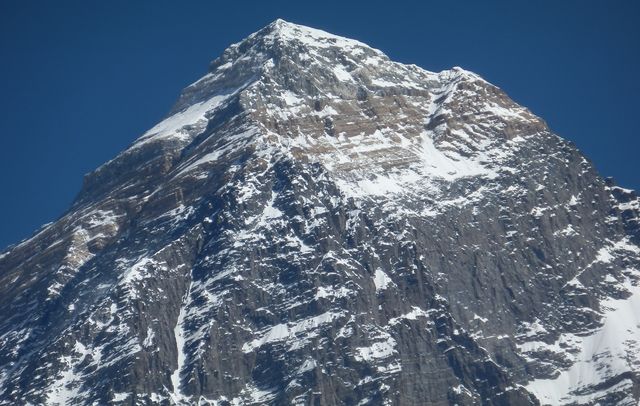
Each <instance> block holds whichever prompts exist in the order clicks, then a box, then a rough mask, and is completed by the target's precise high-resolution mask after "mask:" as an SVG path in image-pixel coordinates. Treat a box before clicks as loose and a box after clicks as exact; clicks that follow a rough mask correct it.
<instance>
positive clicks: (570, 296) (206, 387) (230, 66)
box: [0, 20, 640, 406]
mask: <svg viewBox="0 0 640 406" xmlns="http://www.w3.org/2000/svg"><path fill="white" fill-rule="evenodd" d="M638 219H640V201H638V198H637V196H636V195H634V194H633V193H632V192H630V191H627V190H624V189H620V188H617V189H616V188H614V187H612V185H611V184H610V183H608V182H605V181H604V180H603V179H601V178H600V177H599V176H598V174H597V172H596V171H595V169H594V168H593V167H592V166H591V164H590V163H589V162H588V160H586V159H585V158H584V157H583V156H582V155H581V154H580V152H579V151H577V150H576V149H575V147H573V146H572V145H571V144H569V143H567V142H565V141H563V140H562V139H560V138H559V137H557V136H556V135H554V134H553V133H552V132H551V131H550V130H549V129H548V128H547V127H546V126H545V125H544V124H543V123H542V121H541V120H540V119H538V118H537V117H535V116H534V115H533V114H531V113H530V112H529V111H528V110H526V109H525V108H523V107H521V106H519V105H517V104H516V103H515V102H513V101H512V100H511V99H509V98H508V97H507V96H506V95H505V94H504V92H502V91H501V90H500V89H498V88H497V87H495V86H493V85H491V84H489V83H487V82H486V81H483V80H480V79H479V78H478V77H477V76H476V75H473V74H471V73H469V72H467V71H464V70H461V69H457V68H456V69H452V70H448V71H444V72H440V73H432V72H428V71H425V70H423V69H421V68H419V67H417V66H414V65H404V64H401V63H397V62H393V61H391V60H389V59H388V58H386V57H384V56H383V54H381V53H379V52H378V51H375V50H373V49H372V48H369V47H367V46H365V45H363V44H361V43H359V42H357V41H354V40H348V39H345V38H342V37H337V36H334V35H332V34H328V33H325V32H323V31H319V30H315V29H312V28H308V27H303V26H299V25H295V24H291V23H287V22H285V21H282V20H276V21H275V22H273V23H272V24H270V25H269V26H267V27H265V28H263V29H262V30H260V31H258V32H257V33H255V34H252V35H251V36H249V37H248V38H246V39H244V40H243V41H241V42H240V43H238V44H235V45H232V46H230V47H229V48H228V49H227V50H226V51H225V52H224V54H223V55H222V56H221V57H220V58H218V59H217V60H216V61H215V62H214V63H213V64H212V66H211V69H210V71H209V72H208V73H207V74H206V75H205V76H204V77H203V78H201V79H200V80H198V81H197V82H195V83H194V84H193V85H191V86H189V87H187V88H186V89H185V90H184V91H183V93H182V95H181V97H180V100H179V102H178V104H177V105H176V107H175V108H174V111H173V112H172V113H170V114H169V116H168V117H167V118H165V119H164V120H162V121H161V122H160V123H158V124H157V125H156V126H154V127H153V128H152V129H151V130H149V131H148V132H147V133H146V134H145V135H143V137H141V138H140V139H139V140H138V141H137V142H136V143H135V144H134V145H133V146H132V147H131V148H129V149H128V150H126V151H124V152H123V153H122V154H120V155H119V156H118V157H116V158H115V159H114V160H112V161H110V162H109V163H107V164H105V165H103V166H102V167H100V168H99V169H98V170H96V171H95V172H94V173H92V174H91V175H90V176H88V177H87V180H86V181H85V188H84V190H83V192H82V193H81V195H80V197H79V199H78V200H77V201H76V203H74V206H73V207H71V209H70V210H69V211H68V212H67V213H66V214H65V215H64V216H62V217H61V218H60V219H58V220H57V221H55V222H54V223H52V224H50V225H48V226H46V227H43V228H42V229H41V230H40V231H39V232H38V233H37V234H36V235H34V236H33V237H32V238H31V239H29V240H26V241H24V242H22V243H21V244H18V245H16V246H14V247H12V248H10V249H9V250H8V251H7V252H6V253H0V309H2V310H6V311H0V405H8V404H48V405H87V404H123V405H124V404H128V405H133V404H149V405H166V404H172V405H176V406H183V405H188V404H196V403H197V404H209V405H230V404H234V405H240V404H242V405H257V404H261V405H280V404H327V405H328V404H361V405H364V404H368V405H369V404H401V405H407V406H413V405H424V404H437V405H475V404H482V403H486V404H493V405H508V404H517V405H531V406H533V405H539V404H540V403H545V404H554V405H555V404H580V405H586V404H589V405H592V404H596V403H598V404H619V405H631V404H634V405H635V404H638V400H639V399H638V398H639V395H638V394H640V373H638V367H637V366H638V365H640V329H638V328H637V327H636V326H637V325H638V322H639V320H638V317H637V311H636V309H638V306H639V303H640V282H639V281H640V271H638V270H640V246H638V245H637V244H638V241H639V240H640V221H639V220H638ZM434 371H437V376H436V375H434ZM534 396H535V397H534ZM536 398H537V399H536Z"/></svg>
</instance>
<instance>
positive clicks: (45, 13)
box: [0, 0, 640, 249]
mask: <svg viewBox="0 0 640 406" xmlns="http://www.w3.org/2000/svg"><path fill="white" fill-rule="evenodd" d="M221 3H223V2H214V1H183V2H177V1H164V0H159V1H147V2H143V1H138V2H132V1H121V0H113V1H108V2H104V1H103V2H98V1H58V2H52V1H40V2H36V1H33V0H22V1H19V0H4V1H2V2H0V62H1V63H0V92H1V94H2V97H1V98H0V190H1V191H2V193H1V194H0V196H1V197H0V249H1V247H4V246H6V245H8V244H10V243H14V242H18V241H19V240H21V239H23V238H25V237H28V236H29V235H31V233H32V232H33V231H34V230H35V229H37V228H38V227H39V226H40V225H41V224H43V223H46V222H49V221H52V220H55V219H56V218H57V217H59V216H60V215H61V214H63V212H64V210H66V208H67V207H68V206H69V204H70V203H71V201H72V200H73V198H74V196H75V195H76V193H77V192H78V191H79V189H80V187H81V184H82V177H83V175H84V174H85V173H87V172H89V171H91V170H92V169H94V168H95V167H97V166H99V165H100V164H102V163H103V162H105V161H107V160H108V159H110V158H112V157H113V156H115V155H116V154H117V153H118V152H119V151H120V150H122V149H124V148H125V147H126V146H127V145H129V144H130V143H131V142H132V141H133V140H134V139H135V138H136V137H138V136H139V135H141V134H142V133H143V132H144V131H145V130H146V129H148V128H149V127H151V126H153V124H154V123H155V122H157V121H158V120H160V119H161V118H162V117H163V115H164V114H165V113H166V112H167V111H168V110H169V108H170V106H171V105H172V103H173V102H174V101H175V99H176V97H177V95H178V92H179V91H180V89H182V88H183V87H184V86H186V85H188V84H189V83H191V82H193V81H194V80H195V79H197V78H198V77H200V76H201V75H203V74H204V73H205V71H206V69H207V64H208V62H209V61H210V60H212V59H214V58H215V57H216V56H217V55H219V54H220V53H221V52H222V51H223V50H224V48H225V47H226V46H227V45H229V44H230V43H233V42H236V41H238V40H240V39H242V38H243V37H245V36H246V35H248V34H250V33H251V32H254V31H256V30H258V29H259V28H261V27H262V26H264V25H266V24H268V23H269V22H270V21H272V20H274V19H276V18H278V17H281V18H284V19H285V20H288V21H291V22H295V23H300V24H306V25H310V26H312V27H316V28H321V29H324V30H326V31H330V32H333V33H335V34H339V35H344V36H348V37H352V38H356V39H358V40H361V41H363V42H366V43H368V44H369V45H371V46H374V47H376V48H378V49H381V50H382V51H384V52H385V53H387V54H388V55H389V56H390V57H391V58H392V59H395V60H398V61H401V62H406V63H415V64H417V65H419V66H421V67H423V68H425V69H428V70H432V71H440V70H442V69H448V68H450V67H452V66H461V67H463V68H465V69H469V70H472V71H474V72H476V73H478V74H480V75H482V76H483V77H484V78H485V79H487V80H489V81H491V82H493V83H494V84H496V85H498V86H500V87H501V88H503V89H504V90H505V91H506V92H507V93H508V94H509V95H510V96H511V97H512V98H513V99H515V100H516V101H517V102H519V103H521V104H523V105H525V106H527V107H529V108H530V109H531V110H532V111H533V112H534V113H536V114H538V115H539V116H541V117H542V118H544V119H545V120H546V121H547V122H548V123H549V125H550V126H551V128H552V129H553V130H555V131H556V132H557V133H558V134H560V135H561V136H563V137H565V138H567V139H569V140H571V141H573V142H574V143H575V144H576V145H577V146H578V147H579V148H580V149H581V150H582V151H583V152H584V153H585V154H586V155H587V156H588V157H589V158H590V159H591V160H592V161H593V162H594V163H595V165H596V167H597V168H598V169H599V171H600V173H601V174H603V175H604V176H613V177H614V178H615V179H616V180H617V182H618V183H619V184H620V185H622V186H626V187H630V188H634V189H639V188H640V176H639V170H638V169H639V167H640V163H639V161H640V160H638V156H639V155H640V154H639V152H640V138H639V137H638V130H637V128H636V127H637V125H636V119H637V117H638V115H639V111H640V101H639V98H638V95H639V94H640V69H639V68H638V63H639V61H640V24H638V21H640V6H639V4H640V2H637V1H624V0H617V1H589V0H580V1H573V0H562V1H558V0H555V1H545V0H538V1H524V0H522V1H520V0H518V1H513V0H512V1H451V2H443V1H433V2H432V1H413V2H411V1H401V0H396V1H384V2H377V1H367V2H347V1H331V0H327V1H320V2H301V1H290V2H285V1H269V2H258V1H256V2H246V1H235V2H224V3H225V4H224V5H222V4H221Z"/></svg>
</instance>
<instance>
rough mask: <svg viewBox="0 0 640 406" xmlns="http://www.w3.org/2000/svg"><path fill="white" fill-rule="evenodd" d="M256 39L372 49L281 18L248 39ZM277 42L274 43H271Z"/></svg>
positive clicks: (315, 45) (316, 45)
mask: <svg viewBox="0 0 640 406" xmlns="http://www.w3.org/2000/svg"><path fill="white" fill-rule="evenodd" d="M255 37H262V38H267V39H268V40H267V43H271V44H277V45H281V44H283V43H291V42H293V43H297V44H304V45H306V46H309V47H319V48H326V47H345V48H353V47H366V48H371V47H369V46H368V45H366V44H364V43H362V42H359V41H357V40H354V39H350V38H346V37H341V36H339V35H334V34H331V33H329V32H326V31H323V30H319V29H316V28H312V27H308V26H305V25H301V24H295V23H291V22H288V21H285V20H283V19H281V18H279V19H277V20H275V21H273V22H272V23H270V24H269V25H267V26H266V27H265V28H263V29H261V30H259V31H257V32H256V33H254V34H251V35H250V36H249V37H247V39H253V38H255ZM269 40H271V41H273V40H276V41H274V42H271V41H269Z"/></svg>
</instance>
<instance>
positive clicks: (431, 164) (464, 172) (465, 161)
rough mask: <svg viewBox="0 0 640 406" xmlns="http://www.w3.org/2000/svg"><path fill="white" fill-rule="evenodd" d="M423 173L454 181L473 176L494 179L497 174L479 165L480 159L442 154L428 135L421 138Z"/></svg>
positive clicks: (454, 154) (450, 153) (449, 153)
mask: <svg viewBox="0 0 640 406" xmlns="http://www.w3.org/2000/svg"><path fill="white" fill-rule="evenodd" d="M422 154H423V155H422V157H423V160H424V172H425V173H426V174H427V175H429V176H434V177H439V178H443V179H446V180H449V181H451V180H455V179H460V178H466V177H473V176H486V177H488V178H495V177H496V176H497V174H496V173H495V172H494V171H492V170H489V169H488V168H486V167H485V166H484V165H482V164H481V163H480V160H481V159H480V158H475V159H471V158H464V157H462V156H460V155H458V154H456V153H454V152H448V153H445V152H442V151H440V150H439V149H438V148H437V147H436V146H435V144H434V142H433V139H432V138H431V136H429V135H428V134H425V135H424V136H423V143H422Z"/></svg>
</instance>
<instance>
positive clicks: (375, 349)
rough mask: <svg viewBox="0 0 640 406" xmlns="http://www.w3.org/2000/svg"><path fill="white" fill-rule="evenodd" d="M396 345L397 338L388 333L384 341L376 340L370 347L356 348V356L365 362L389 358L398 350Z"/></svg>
mask: <svg viewBox="0 0 640 406" xmlns="http://www.w3.org/2000/svg"><path fill="white" fill-rule="evenodd" d="M395 347H396V340H394V339H393V337H391V336H390V335H387V336H386V337H385V340H384V341H379V342H375V343H373V344H371V345H370V346H368V347H358V348H356V354H355V358H356V360H358V361H364V362H373V361H376V360H379V359H384V358H388V357H390V356H391V355H393V353H394V352H396V350H395Z"/></svg>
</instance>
